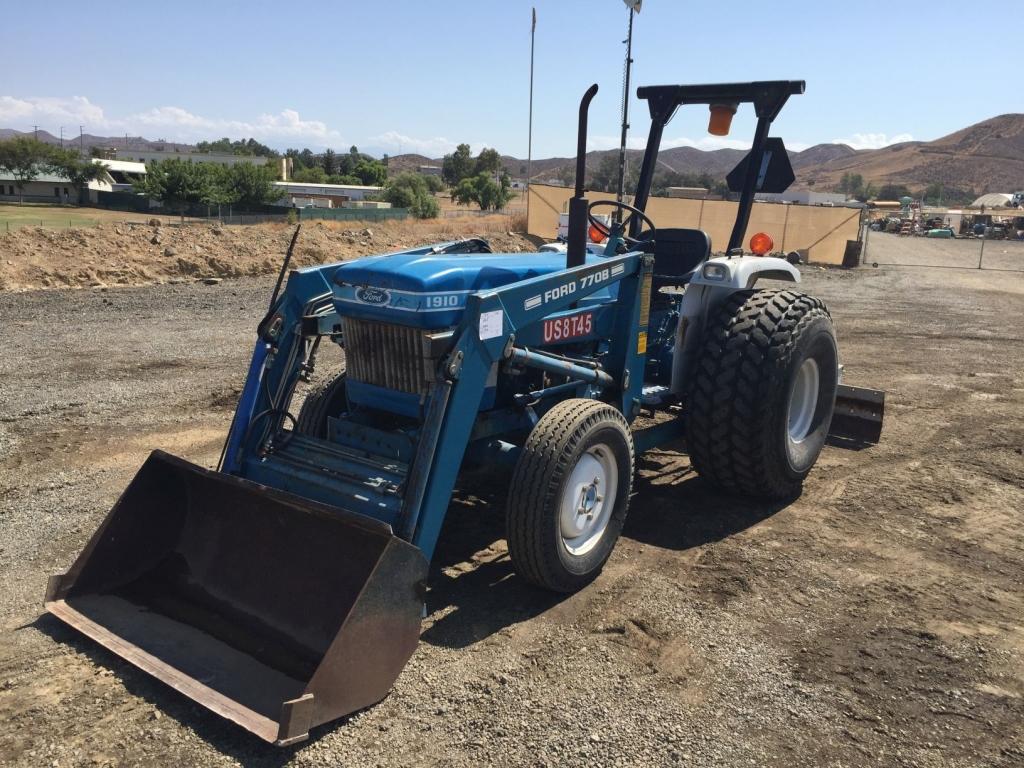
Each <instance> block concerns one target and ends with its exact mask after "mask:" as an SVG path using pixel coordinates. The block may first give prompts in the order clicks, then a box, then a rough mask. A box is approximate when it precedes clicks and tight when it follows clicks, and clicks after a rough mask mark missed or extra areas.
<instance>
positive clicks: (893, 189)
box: [876, 184, 913, 200]
mask: <svg viewBox="0 0 1024 768" xmlns="http://www.w3.org/2000/svg"><path fill="white" fill-rule="evenodd" d="M901 197H913V195H912V194H911V193H910V190H909V189H908V188H907V185H906V184H884V185H882V188H881V189H879V190H878V194H877V195H876V199H878V200H899V199H900V198H901Z"/></svg>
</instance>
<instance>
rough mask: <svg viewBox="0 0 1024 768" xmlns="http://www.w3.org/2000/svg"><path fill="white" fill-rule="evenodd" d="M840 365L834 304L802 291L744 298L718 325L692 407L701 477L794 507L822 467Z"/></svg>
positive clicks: (691, 445) (728, 305) (690, 432)
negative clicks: (831, 308) (789, 501)
mask: <svg viewBox="0 0 1024 768" xmlns="http://www.w3.org/2000/svg"><path fill="white" fill-rule="evenodd" d="M838 374H839V358H838V352H837V349H836V340H835V331H834V330H833V327H832V318H831V316H830V315H829V313H828V309H826V307H825V305H824V303H822V302H821V301H820V300H819V299H816V298H814V297H813V296H807V295H804V294H801V293H796V292H794V291H767V290H765V291H755V290H750V291H738V292H736V293H734V294H733V295H732V296H730V297H729V298H728V299H727V300H726V301H725V302H724V303H723V304H722V306H721V307H720V308H719V309H718V310H717V311H716V312H715V313H714V315H713V316H712V317H711V318H710V320H709V322H708V327H707V330H706V332H705V340H704V344H703V348H702V350H701V353H700V359H699V361H698V367H697V371H696V373H695V375H694V380H693V385H692V388H691V390H690V396H689V399H688V404H687V412H688V418H687V438H686V440H687V450H688V452H689V454H690V458H691V460H692V461H693V465H694V467H695V468H696V470H697V472H698V473H699V474H700V475H701V476H702V477H703V478H705V479H706V480H709V481H710V482H712V483H714V484H715V485H717V486H719V487H721V488H723V489H726V490H731V491H738V492H740V493H744V494H747V495H750V496H755V497H759V498H765V499H784V498H790V497H792V496H794V495H795V494H797V493H799V491H800V487H801V484H802V483H803V481H804V478H805V477H807V474H808V473H809V472H810V471H811V468H812V467H813V466H814V463H815V462H816V461H817V460H818V456H819V455H820V453H821V450H822V448H823V447H824V445H825V440H826V438H827V437H828V430H829V425H830V424H831V422H832V410H833V407H834V405H835V399H836V387H837V385H838V383H839V381H838V378H839V375H838Z"/></svg>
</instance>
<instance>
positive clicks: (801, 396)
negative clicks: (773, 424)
mask: <svg viewBox="0 0 1024 768" xmlns="http://www.w3.org/2000/svg"><path fill="white" fill-rule="evenodd" d="M820 382H821V373H820V371H819V370H818V363H817V362H816V361H815V360H814V359H813V358H810V357H809V358H807V359H806V360H804V361H803V362H802V363H801V364H800V367H799V368H798V369H797V372H796V377H795V378H794V380H793V389H792V391H791V392H790V395H789V414H788V420H787V423H788V425H789V439H790V440H791V441H792V442H794V443H802V442H803V441H804V440H805V439H806V438H807V435H808V433H809V432H810V431H811V424H812V422H813V421H814V412H815V410H817V407H818V389H819V387H820Z"/></svg>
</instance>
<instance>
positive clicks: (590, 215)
mask: <svg viewBox="0 0 1024 768" xmlns="http://www.w3.org/2000/svg"><path fill="white" fill-rule="evenodd" d="M602 205H606V206H609V207H611V208H619V209H621V210H623V211H629V216H627V217H626V218H625V220H624V221H623V222H622V231H623V235H622V242H624V243H625V244H626V245H628V246H630V247H633V246H636V245H639V244H640V243H641V242H646V241H645V240H637V239H635V238H632V237H626V235H625V232H627V231H629V227H628V226H626V225H627V224H628V223H629V222H631V221H632V220H633V217H634V216H636V217H638V218H639V219H640V220H641V221H642V222H644V224H646V225H647V227H648V239H650V236H653V235H654V231H655V226H654V222H653V221H651V220H650V218H648V216H647V214H646V213H644V212H643V211H641V210H640V209H639V208H634V207H633V206H632V205H629V204H628V203H620V202H619V201H618V200H595V201H594V202H592V203H591V204H590V205H588V206H587V219H588V220H589V221H590V226H592V227H594V229H596V230H597V231H598V232H600V233H601V234H602V235H604V236H605V237H611V234H612V233H611V230H610V229H608V227H607V226H605V224H604V223H603V222H602V221H601V220H600V219H598V218H597V217H596V216H594V209H595V208H599V207H600V206H602Z"/></svg>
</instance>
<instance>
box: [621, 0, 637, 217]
mask: <svg viewBox="0 0 1024 768" xmlns="http://www.w3.org/2000/svg"><path fill="white" fill-rule="evenodd" d="M623 1H624V2H625V3H626V6H627V7H628V8H629V32H628V33H627V35H626V39H625V40H624V41H623V42H624V43H625V44H626V66H625V70H624V72H623V76H622V137H621V139H620V141H619V186H618V190H617V192H616V196H615V199H616V200H618V201H619V202H620V203H621V202H622V200H623V197H624V195H625V191H626V134H627V133H628V132H629V72H630V69H631V67H632V66H633V16H634V14H637V13H640V6H641V4H642V3H643V0H623ZM615 220H616V221H621V220H622V209H621V208H616V209H615Z"/></svg>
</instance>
